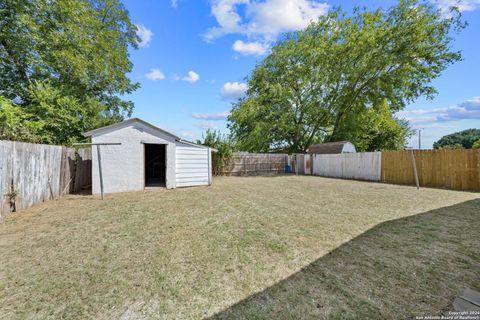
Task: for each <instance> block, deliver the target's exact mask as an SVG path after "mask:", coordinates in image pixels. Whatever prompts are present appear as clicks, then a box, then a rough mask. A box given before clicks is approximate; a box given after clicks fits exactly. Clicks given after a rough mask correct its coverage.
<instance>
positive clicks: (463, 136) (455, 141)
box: [433, 129, 480, 149]
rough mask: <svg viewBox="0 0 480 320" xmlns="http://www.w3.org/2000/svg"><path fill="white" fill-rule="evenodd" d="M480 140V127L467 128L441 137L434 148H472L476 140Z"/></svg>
mask: <svg viewBox="0 0 480 320" xmlns="http://www.w3.org/2000/svg"><path fill="white" fill-rule="evenodd" d="M478 140H480V129H467V130H463V131H459V132H455V133H451V134H447V135H446V136H443V137H441V138H440V139H439V140H438V141H436V142H434V143H433V148H434V149H447V148H449V149H452V148H456V149H458V148H460V149H462V148H465V149H471V148H472V147H473V145H474V143H475V142H476V141H478Z"/></svg>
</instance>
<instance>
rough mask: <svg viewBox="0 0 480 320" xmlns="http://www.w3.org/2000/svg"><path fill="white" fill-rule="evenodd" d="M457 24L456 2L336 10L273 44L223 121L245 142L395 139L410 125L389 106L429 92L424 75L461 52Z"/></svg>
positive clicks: (294, 148)
mask: <svg viewBox="0 0 480 320" xmlns="http://www.w3.org/2000/svg"><path fill="white" fill-rule="evenodd" d="M462 27H463V24H462V23H461V22H460V19H459V15H458V14H456V12H452V15H451V17H450V18H444V17H442V15H441V13H440V11H439V10H437V9H436V8H435V7H433V6H432V5H431V4H430V3H428V2H420V1H415V0H402V1H400V2H399V4H398V5H396V6H394V7H392V8H390V9H388V10H385V11H384V10H380V9H379V10H376V11H373V12H368V11H365V10H363V9H362V10H361V9H355V11H354V13H353V15H352V16H346V14H345V13H343V12H341V11H340V10H334V11H332V12H330V13H329V14H328V15H327V16H324V17H320V18H319V20H318V21H316V22H314V23H312V24H311V25H310V26H309V27H307V28H306V29H305V30H302V31H299V32H295V33H290V34H287V35H285V36H284V38H283V39H282V40H280V41H279V42H278V43H277V44H276V45H275V46H274V47H273V48H272V52H271V54H270V55H269V56H267V57H266V58H265V59H264V60H263V61H262V62H261V63H260V64H259V65H257V67H256V68H255V69H254V71H253V73H252V74H251V75H250V77H249V78H248V91H247V95H246V97H245V98H244V99H242V100H240V101H239V102H238V103H236V104H234V106H233V109H232V112H231V115H230V117H229V127H230V129H231V131H232V133H233V135H234V136H235V138H236V140H237V141H238V142H239V143H240V145H239V147H240V148H241V149H243V150H245V151H274V150H288V151H289V152H302V151H305V150H306V149H307V148H308V147H309V146H310V145H311V144H312V143H316V142H320V141H337V140H340V139H345V138H348V139H351V140H352V142H354V143H358V144H360V145H361V149H364V150H372V149H381V148H385V149H392V148H393V149H394V148H399V147H402V146H403V145H404V144H405V139H406V137H407V136H408V134H409V130H408V126H406V124H405V123H404V122H401V121H399V120H398V119H395V117H394V113H395V112H397V111H398V110H401V109H403V108H404V107H405V105H406V104H407V103H409V102H411V101H414V100H415V99H416V98H418V97H419V96H426V97H427V98H432V97H433V96H434V95H435V93H436V91H435V88H433V87H432V86H431V85H430V82H431V80H432V79H434V78H436V77H438V76H439V75H440V74H441V72H442V71H443V70H444V69H445V68H446V67H447V66H448V65H449V64H452V63H454V62H455V61H457V60H459V59H460V53H458V52H454V51H452V49H451V46H450V45H451V42H452V38H451V37H450V33H451V31H453V30H455V31H458V30H460V29H461V28H462ZM378 111H379V112H378ZM382 124H388V127H389V128H386V129H387V131H385V130H383V129H384V128H382ZM367 130H368V131H367ZM365 136H367V137H365ZM368 139H370V140H371V141H367V140H368Z"/></svg>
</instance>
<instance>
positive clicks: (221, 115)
mask: <svg viewBox="0 0 480 320" xmlns="http://www.w3.org/2000/svg"><path fill="white" fill-rule="evenodd" d="M229 115H230V112H228V111H225V112H215V113H192V117H193V118H195V119H202V120H225V119H227V117H228V116H229Z"/></svg>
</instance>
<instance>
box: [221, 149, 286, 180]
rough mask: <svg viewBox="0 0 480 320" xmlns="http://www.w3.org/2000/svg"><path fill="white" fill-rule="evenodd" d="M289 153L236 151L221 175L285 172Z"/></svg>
mask: <svg viewBox="0 0 480 320" xmlns="http://www.w3.org/2000/svg"><path fill="white" fill-rule="evenodd" d="M287 163H288V154H268V153H243V152H242V153H235V154H234V155H233V156H232V157H231V158H230V159H229V161H228V162H227V163H226V164H225V166H224V167H223V170H222V172H220V174H221V175H227V176H230V175H261V174H272V173H282V172H285V165H286V164H287Z"/></svg>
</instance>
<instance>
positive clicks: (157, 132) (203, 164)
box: [84, 118, 216, 194]
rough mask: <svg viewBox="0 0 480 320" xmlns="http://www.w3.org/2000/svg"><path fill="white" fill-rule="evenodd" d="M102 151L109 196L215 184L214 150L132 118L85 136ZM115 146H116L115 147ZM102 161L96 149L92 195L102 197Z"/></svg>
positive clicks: (93, 154)
mask: <svg viewBox="0 0 480 320" xmlns="http://www.w3.org/2000/svg"><path fill="white" fill-rule="evenodd" d="M84 135H85V136H86V137H91V139H92V144H94V145H95V144H104V145H101V147H100V156H101V157H100V160H101V168H102V172H101V173H102V180H103V187H104V192H105V193H112V192H125V191H134V190H144V189H145V188H148V187H166V188H168V189H172V188H176V187H189V186H206V185H210V184H211V183H212V157H211V152H212V151H216V150H214V149H211V148H208V147H205V146H202V145H198V144H195V143H191V142H188V141H184V140H182V139H181V138H179V137H177V136H176V135H174V134H172V133H170V132H168V131H166V130H163V129H161V128H158V127H156V126H154V125H152V124H150V123H148V122H146V121H143V120H141V119H138V118H132V119H129V120H125V121H123V122H120V123H116V124H113V125H110V126H106V127H102V128H98V129H95V130H92V131H89V132H86V133H85V134H84ZM113 143H115V144H116V145H111V144H113ZM99 167H100V163H99V157H98V154H97V149H96V148H92V193H93V194H98V193H100V176H99V173H100V172H99Z"/></svg>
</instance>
